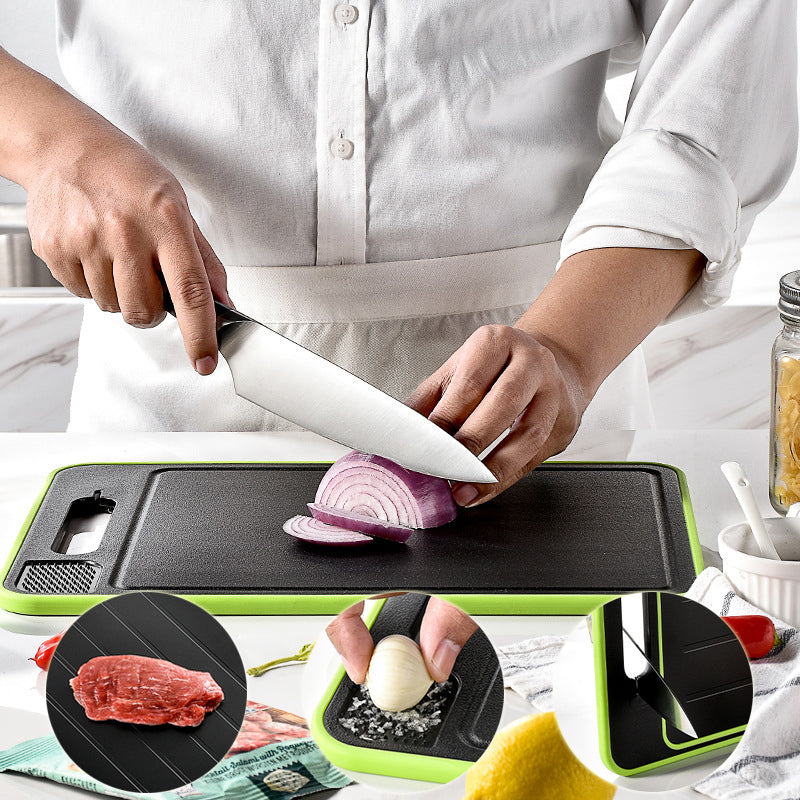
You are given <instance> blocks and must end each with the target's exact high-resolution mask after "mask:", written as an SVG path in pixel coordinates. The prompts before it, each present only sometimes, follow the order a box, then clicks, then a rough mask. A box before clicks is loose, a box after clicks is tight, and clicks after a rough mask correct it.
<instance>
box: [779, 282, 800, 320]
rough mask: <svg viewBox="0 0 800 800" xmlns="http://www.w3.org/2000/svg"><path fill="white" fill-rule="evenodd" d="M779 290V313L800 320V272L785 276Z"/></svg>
mask: <svg viewBox="0 0 800 800" xmlns="http://www.w3.org/2000/svg"><path fill="white" fill-rule="evenodd" d="M779 290H780V296H781V297H780V300H779V301H778V311H779V312H780V313H781V314H785V315H786V316H787V317H794V318H795V319H800V270H795V271H794V272H789V273H787V274H786V275H784V276H783V277H782V278H781V282H780V289H779Z"/></svg>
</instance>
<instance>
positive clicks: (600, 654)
mask: <svg viewBox="0 0 800 800" xmlns="http://www.w3.org/2000/svg"><path fill="white" fill-rule="evenodd" d="M554 676H555V677H554V683H553V706H554V709H555V713H556V718H557V720H558V724H559V727H560V728H561V731H562V733H563V736H564V738H565V740H566V741H567V743H568V744H569V746H570V748H571V749H572V751H573V752H574V753H575V755H576V756H577V757H578V758H579V759H580V760H581V761H582V762H583V763H584V764H585V765H586V766H587V767H589V768H590V769H591V770H592V771H594V772H595V773H596V774H598V775H600V776H601V777H603V778H605V779H606V780H608V781H610V782H611V783H614V784H616V785H617V786H624V787H626V788H628V789H633V790H636V791H642V792H664V791H668V790H673V789H681V788H684V787H686V786H691V785H692V784H694V783H696V782H697V781H700V780H702V779H703V778H705V777H706V776H707V775H709V774H710V773H712V772H713V771H714V770H716V769H717V768H718V767H719V766H720V765H721V764H722V762H723V761H725V759H726V758H727V757H728V755H729V754H730V753H731V752H732V750H733V749H734V748H735V747H736V744H737V743H738V742H739V740H740V739H741V737H742V735H743V733H744V731H745V728H746V726H747V723H748V720H749V718H750V710H751V706H752V702H753V679H752V675H751V671H750V662H749V661H748V658H747V654H746V653H745V650H744V648H743V647H742V644H741V642H740V641H739V639H737V637H736V635H735V634H734V633H733V630H732V629H731V627H729V625H728V624H727V623H726V622H725V621H724V620H723V619H722V618H720V617H719V616H717V615H716V614H715V613H714V612H713V611H711V610H710V609H708V608H706V607H705V606H703V605H701V604H700V603H697V602H695V601H693V600H689V599H687V598H684V597H681V596H679V595H676V594H670V593H665V592H645V593H643V594H632V595H627V596H624V597H622V598H618V599H616V600H612V601H611V602H609V603H606V604H605V605H603V606H601V607H600V608H598V609H596V610H595V611H594V612H592V614H591V615H590V616H589V617H586V618H585V619H582V620H581V622H580V624H579V625H578V626H577V627H576V628H575V629H574V630H573V632H572V633H571V634H570V636H569V637H568V639H567V641H566V643H565V644H564V647H563V648H562V650H561V652H560V654H559V658H558V662H557V665H556V669H555V672H554Z"/></svg>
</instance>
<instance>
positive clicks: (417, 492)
mask: <svg viewBox="0 0 800 800" xmlns="http://www.w3.org/2000/svg"><path fill="white" fill-rule="evenodd" d="M314 504H315V505H316V506H323V507H327V509H329V510H330V509H335V510H336V511H340V512H342V511H345V512H348V514H350V515H356V516H355V517H354V518H353V529H355V530H359V531H360V530H361V528H358V527H355V526H356V524H357V522H356V519H357V520H358V521H359V522H360V521H363V519H364V518H365V517H366V518H367V519H375V520H384V521H385V522H389V523H392V524H393V525H396V526H404V527H408V528H435V527H438V526H439V525H444V524H445V523H447V522H452V520H454V519H455V517H456V504H455V501H454V500H453V494H452V492H451V490H450V484H449V483H448V482H447V481H446V480H444V479H443V478H434V477H432V476H431V475H423V474H422V473H420V472H413V471H412V470H410V469H405V468H404V467H401V466H400V465H399V464H395V463H394V462H393V461H390V460H389V459H388V458H383V457H382V456H376V455H368V454H366V453H361V452H359V451H358V450H353V451H351V452H350V453H348V454H347V455H346V456H343V457H342V458H340V459H339V460H338V461H336V462H335V463H334V464H333V465H332V466H331V468H330V469H329V470H328V471H327V472H326V473H325V476H324V477H323V478H322V482H321V483H320V485H319V487H318V488H317V495H316V497H315V498H314ZM339 524H341V525H343V526H347V527H350V517H344V516H343V517H342V518H341V519H340V521H339Z"/></svg>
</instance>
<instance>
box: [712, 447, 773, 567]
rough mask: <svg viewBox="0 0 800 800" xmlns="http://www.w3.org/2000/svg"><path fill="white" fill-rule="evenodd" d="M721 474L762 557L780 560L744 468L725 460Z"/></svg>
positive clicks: (721, 466) (721, 467) (734, 462)
mask: <svg viewBox="0 0 800 800" xmlns="http://www.w3.org/2000/svg"><path fill="white" fill-rule="evenodd" d="M720 469H721V470H722V474H723V475H724V476H725V477H726V478H727V479H728V483H729V484H730V485H731V489H733V493H734V494H735V495H736V499H737V500H738V501H739V505H740V506H741V507H742V511H744V516H745V519H746V520H747V523H748V524H749V525H750V530H751V531H752V532H753V536H755V537H756V543H757V544H758V549H759V550H760V551H761V555H762V557H763V558H774V559H775V560H777V561H780V559H781V557H780V556H779V555H778V551H777V550H776V549H775V545H774V544H772V539H770V538H769V534H768V533H767V528H766V526H765V525H764V519H763V517H762V516H761V512H760V511H759V510H758V503H756V496H755V495H754V494H753V486H752V485H751V483H750V480H749V479H748V477H747V475H745V473H744V468H743V467H742V465H741V464H739V463H738V462H736V461H726V462H725V463H724V464H722V465H720Z"/></svg>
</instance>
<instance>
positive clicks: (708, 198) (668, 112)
mask: <svg viewBox="0 0 800 800" xmlns="http://www.w3.org/2000/svg"><path fill="white" fill-rule="evenodd" d="M633 4H634V6H635V11H636V13H637V15H638V18H639V20H640V22H641V25H642V29H643V31H644V34H645V37H646V45H645V49H644V52H643V54H642V59H641V61H640V64H639V68H638V70H637V73H636V77H635V79H634V83H633V87H632V90H631V95H630V99H629V101H628V110H627V114H626V119H625V124H624V127H623V133H622V136H621V138H620V140H619V141H618V142H617V143H616V144H615V145H614V146H612V147H611V149H610V150H609V151H608V153H607V155H606V157H605V159H604V160H603V162H602V164H601V165H600V167H599V169H598V171H597V173H596V174H595V176H594V178H593V179H592V181H591V183H590V185H589V187H588V189H587V191H586V195H585V197H584V199H583V201H582V203H581V205H580V206H579V207H578V209H577V211H576V213H575V215H574V217H573V218H572V221H571V222H570V224H569V226H568V227H567V230H566V232H565V234H564V237H563V244H562V249H561V258H562V260H564V259H566V258H568V257H569V256H571V255H573V254H575V253H578V252H580V251H583V250H590V249H595V248H602V247H646V248H663V249H686V248H694V249H696V250H699V251H700V252H701V253H702V254H703V255H704V256H705V257H706V259H707V265H706V268H705V271H704V274H703V276H702V278H701V279H700V280H699V281H698V282H697V284H695V286H694V287H693V289H692V290H691V291H690V292H689V294H688V295H687V296H686V297H685V298H684V299H683V300H682V301H681V303H680V304H679V306H678V307H677V308H676V309H675V311H674V312H673V315H680V316H683V315H685V314H687V313H690V312H694V311H698V310H701V309H703V308H711V307H715V306H717V305H720V304H721V303H722V302H724V301H725V299H727V297H728V296H729V294H730V287H731V282H732V280H733V273H734V271H735V268H736V266H737V264H738V263H739V259H740V253H741V247H742V245H743V244H744V242H745V239H746V238H747V234H748V233H749V231H750V228H751V227H752V224H753V221H754V219H755V216H756V214H757V213H758V212H759V211H760V210H761V209H763V208H764V207H765V206H766V205H767V204H768V203H769V202H770V201H771V200H773V199H774V198H775V197H776V196H777V194H778V193H779V192H780V190H781V188H782V187H783V185H784V184H785V182H786V180H787V179H788V177H789V174H790V173H791V170H792V166H793V164H794V160H795V154H796V149H797V101H796V91H797V83H796V80H797V78H796V75H797V64H796V37H797V25H796V3H795V0H736V1H735V2H734V1H733V0H694V2H693V1H692V0H641V2H634V3H633Z"/></svg>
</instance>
